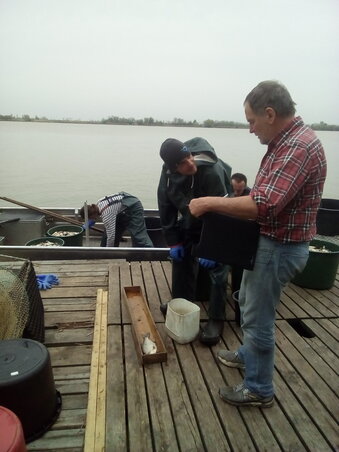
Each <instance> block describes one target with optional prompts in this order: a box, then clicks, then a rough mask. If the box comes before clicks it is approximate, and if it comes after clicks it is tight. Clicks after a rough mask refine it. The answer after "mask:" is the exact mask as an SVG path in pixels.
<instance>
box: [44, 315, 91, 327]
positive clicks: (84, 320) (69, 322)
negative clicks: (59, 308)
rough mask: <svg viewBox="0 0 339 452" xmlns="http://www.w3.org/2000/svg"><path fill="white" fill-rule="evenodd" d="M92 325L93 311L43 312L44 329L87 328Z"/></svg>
mask: <svg viewBox="0 0 339 452" xmlns="http://www.w3.org/2000/svg"><path fill="white" fill-rule="evenodd" d="M93 323H94V311H72V312H71V311H64V312H50V311H49V312H45V328H81V327H84V328H88V327H90V326H92V325H93Z"/></svg>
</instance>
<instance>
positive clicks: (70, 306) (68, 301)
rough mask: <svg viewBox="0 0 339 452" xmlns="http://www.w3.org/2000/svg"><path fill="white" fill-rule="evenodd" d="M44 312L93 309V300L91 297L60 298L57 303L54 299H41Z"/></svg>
mask: <svg viewBox="0 0 339 452" xmlns="http://www.w3.org/2000/svg"><path fill="white" fill-rule="evenodd" d="M43 305H44V311H45V312H65V311H68V312H70V311H94V309H95V300H94V299H92V298H82V299H79V300H78V299H76V298H62V299H60V301H58V303H57V304H56V303H55V299H54V298H52V299H50V300H46V299H44V300H43Z"/></svg>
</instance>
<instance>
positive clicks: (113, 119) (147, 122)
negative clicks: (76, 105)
mask: <svg viewBox="0 0 339 452" xmlns="http://www.w3.org/2000/svg"><path fill="white" fill-rule="evenodd" d="M0 121H21V122H57V123H74V124H115V125H129V126H173V127H208V128H224V129H247V128H248V124H246V123H242V122H235V121H217V120H214V119H206V120H205V121H203V122H198V121H196V120H194V121H185V120H183V119H181V118H174V119H173V121H159V120H157V119H154V118H152V117H150V118H143V119H135V118H120V117H119V116H110V117H109V118H104V119H101V121H80V120H76V119H48V118H46V117H44V116H43V117H38V116H35V117H34V118H33V117H31V116H29V115H22V116H13V115H0ZM310 127H311V128H312V129H314V130H335V131H338V130H339V125H334V124H327V123H326V122H323V121H321V122H320V123H315V124H310Z"/></svg>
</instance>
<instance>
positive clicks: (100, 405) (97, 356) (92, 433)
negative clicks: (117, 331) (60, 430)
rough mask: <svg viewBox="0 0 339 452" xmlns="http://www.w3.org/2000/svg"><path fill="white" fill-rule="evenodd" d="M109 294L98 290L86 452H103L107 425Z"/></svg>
mask: <svg viewBox="0 0 339 452" xmlns="http://www.w3.org/2000/svg"><path fill="white" fill-rule="evenodd" d="M106 344H107V292H106V291H103V290H102V289H99V290H98V296H97V308H96V315H95V325H94V337H93V350H92V359H91V374H90V384H89V394H88V406H87V417H86V431H85V444H84V452H96V451H103V450H104V447H105V425H106Z"/></svg>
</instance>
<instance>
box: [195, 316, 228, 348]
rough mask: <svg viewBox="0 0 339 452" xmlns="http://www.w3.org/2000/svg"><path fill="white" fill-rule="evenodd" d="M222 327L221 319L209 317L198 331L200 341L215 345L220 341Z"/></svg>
mask: <svg viewBox="0 0 339 452" xmlns="http://www.w3.org/2000/svg"><path fill="white" fill-rule="evenodd" d="M223 329H224V321H223V320H215V319H209V320H208V322H207V325H206V326H205V327H204V328H202V329H201V331H200V334H199V340H200V342H201V343H202V344H205V345H216V344H217V343H218V342H219V341H220V336H221V335H222V332H223Z"/></svg>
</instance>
